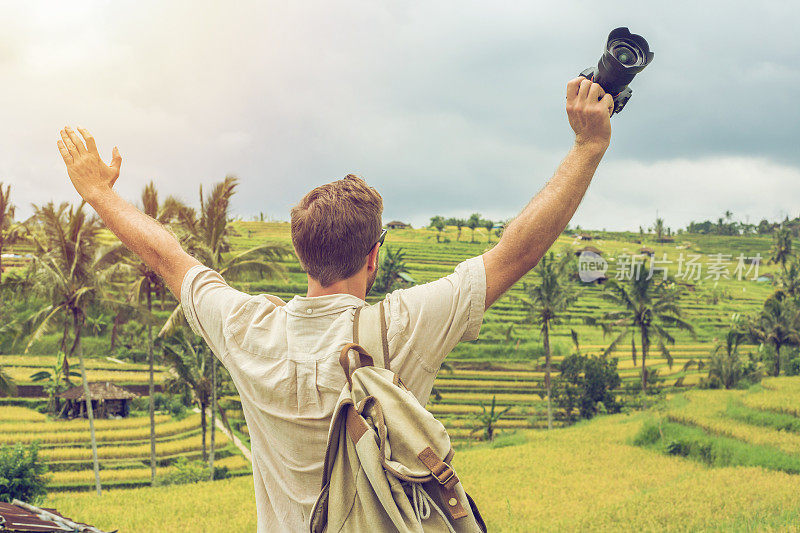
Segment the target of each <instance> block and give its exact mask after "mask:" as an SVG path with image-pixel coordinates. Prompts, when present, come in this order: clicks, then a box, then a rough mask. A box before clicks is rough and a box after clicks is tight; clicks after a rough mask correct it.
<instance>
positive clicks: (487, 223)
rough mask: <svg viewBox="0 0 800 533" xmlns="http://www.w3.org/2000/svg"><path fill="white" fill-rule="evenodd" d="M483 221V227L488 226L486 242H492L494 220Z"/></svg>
mask: <svg viewBox="0 0 800 533" xmlns="http://www.w3.org/2000/svg"><path fill="white" fill-rule="evenodd" d="M481 223H482V224H483V227H484V228H486V242H487V243H489V242H492V228H493V227H494V222H492V221H491V220H483V221H481Z"/></svg>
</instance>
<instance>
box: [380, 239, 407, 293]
mask: <svg viewBox="0 0 800 533" xmlns="http://www.w3.org/2000/svg"><path fill="white" fill-rule="evenodd" d="M405 257H406V253H405V251H403V249H402V248H397V250H394V251H393V250H392V248H391V247H390V246H387V247H386V253H385V254H384V256H383V261H382V262H381V266H380V268H379V269H378V277H377V278H376V279H375V288H376V289H378V290H379V291H382V292H390V291H391V290H392V287H394V284H395V283H396V282H397V281H399V280H402V281H405V282H408V283H416V281H415V280H414V278H412V277H411V274H409V273H408V269H407V267H406V262H405Z"/></svg>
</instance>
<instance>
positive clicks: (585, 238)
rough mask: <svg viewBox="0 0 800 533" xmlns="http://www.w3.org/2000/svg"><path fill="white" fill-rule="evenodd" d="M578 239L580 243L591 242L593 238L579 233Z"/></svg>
mask: <svg viewBox="0 0 800 533" xmlns="http://www.w3.org/2000/svg"><path fill="white" fill-rule="evenodd" d="M578 238H579V239H580V240H582V241H591V240H592V239H593V238H594V237H592V236H591V235H589V234H588V233H579V234H578Z"/></svg>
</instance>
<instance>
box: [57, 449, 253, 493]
mask: <svg viewBox="0 0 800 533" xmlns="http://www.w3.org/2000/svg"><path fill="white" fill-rule="evenodd" d="M214 466H215V467H220V468H221V467H225V468H227V469H228V470H229V471H242V470H249V469H250V468H251V465H250V462H249V461H248V460H247V459H245V458H244V457H242V456H241V455H231V456H229V457H223V458H221V459H215V460H214ZM174 470H175V467H172V466H167V467H158V468H156V475H161V474H166V473H169V472H172V471H174ZM49 479H50V481H49V483H50V485H56V486H58V485H91V484H93V483H94V470H91V469H89V470H78V471H73V472H70V471H63V472H52V473H51V474H50V478H49ZM149 479H150V468H149V467H147V468H144V467H143V468H115V469H111V470H101V471H100V482H101V483H109V482H119V481H147V480H149Z"/></svg>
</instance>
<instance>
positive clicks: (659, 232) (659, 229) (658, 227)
mask: <svg viewBox="0 0 800 533" xmlns="http://www.w3.org/2000/svg"><path fill="white" fill-rule="evenodd" d="M653 231H654V232H655V234H656V239H657V240H658V241H661V238H662V237H664V219H663V218H656V223H655V224H654V225H653Z"/></svg>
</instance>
